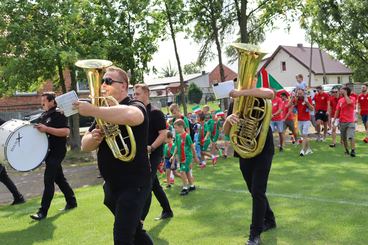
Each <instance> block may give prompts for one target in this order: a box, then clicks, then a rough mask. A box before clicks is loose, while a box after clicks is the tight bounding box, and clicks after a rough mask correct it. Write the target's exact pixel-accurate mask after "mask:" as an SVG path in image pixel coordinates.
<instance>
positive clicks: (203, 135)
mask: <svg viewBox="0 0 368 245" xmlns="http://www.w3.org/2000/svg"><path fill="white" fill-rule="evenodd" d="M202 125H203V126H204V127H203V129H204V131H203V134H202ZM208 131H209V132H211V128H210V125H208V124H207V123H204V124H200V125H199V127H198V132H199V140H200V142H201V141H202V140H203V139H204V137H206V134H207V132H208ZM210 137H211V134H210ZM209 139H210V138H208V139H207V140H209Z"/></svg>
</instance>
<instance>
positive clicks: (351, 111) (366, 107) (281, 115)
mask: <svg viewBox="0 0 368 245" xmlns="http://www.w3.org/2000/svg"><path fill="white" fill-rule="evenodd" d="M299 78H300V76H297V80H298V79H299ZM301 78H302V77H301ZM299 80H300V79H299ZM299 80H298V81H299ZM298 84H300V85H298V86H296V89H295V90H294V91H292V92H291V94H288V93H287V92H283V93H281V94H280V96H276V97H275V98H274V99H273V100H272V121H271V128H272V131H273V132H277V133H278V136H279V137H278V138H279V140H278V142H279V143H278V146H279V151H280V152H281V151H283V149H284V145H285V140H284V138H285V135H286V130H287V129H289V130H290V133H291V142H292V143H293V144H295V143H296V144H299V143H301V145H302V147H301V150H300V152H299V155H300V156H305V155H309V154H312V153H313V151H312V149H311V146H310V135H311V133H312V132H311V129H313V128H314V129H315V133H316V140H317V141H319V142H324V141H325V140H326V137H327V135H331V137H332V143H331V144H329V146H330V147H331V148H334V147H336V133H337V132H338V130H339V131H340V133H341V143H342V144H343V146H344V149H345V154H346V155H350V156H351V157H355V156H356V149H355V131H356V127H357V123H358V120H359V115H360V117H361V120H362V123H363V125H364V128H365V131H366V137H365V138H364V140H363V141H364V142H365V143H368V119H367V117H368V91H367V84H363V85H362V86H361V93H360V94H359V95H357V94H355V93H353V92H352V91H351V89H350V88H349V87H348V86H342V87H341V88H338V87H334V88H332V90H331V91H330V92H329V93H327V92H324V91H323V89H322V86H317V87H316V90H315V91H313V90H309V91H308V90H307V88H306V86H305V82H302V81H300V82H298ZM310 91H312V92H310ZM297 129H298V130H297ZM298 131H299V136H298Z"/></svg>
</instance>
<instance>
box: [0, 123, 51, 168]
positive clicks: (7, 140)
mask: <svg viewBox="0 0 368 245" xmlns="http://www.w3.org/2000/svg"><path fill="white" fill-rule="evenodd" d="M12 120H16V121H22V122H27V121H23V120H19V119H12ZM12 120H9V121H8V122H10V121H12ZM3 125H5V123H4V124H3ZM31 125H32V123H25V124H23V125H21V126H20V127H19V128H17V129H20V128H23V127H25V126H31ZM14 133H15V132H12V133H11V134H10V135H9V136H8V138H7V139H6V141H5V144H4V147H3V149H4V157H5V158H6V159H5V163H6V164H7V165H9V166H10V167H11V168H12V169H14V170H15V171H17V172H30V171H33V170H35V169H36V168H38V167H40V166H41V165H42V163H43V162H44V161H45V159H46V157H47V155H48V154H49V140H48V137H47V134H46V133H43V134H44V135H45V136H46V139H47V151H46V154H45V156H44V158H43V159H42V161H41V162H40V163H39V164H38V165H37V166H35V167H34V168H32V169H29V170H19V169H16V168H14V167H13V165H11V164H10V162H9V161H8V156H7V154H6V152H7V149H8V142H9V140H10V136H11V135H13V134H14Z"/></svg>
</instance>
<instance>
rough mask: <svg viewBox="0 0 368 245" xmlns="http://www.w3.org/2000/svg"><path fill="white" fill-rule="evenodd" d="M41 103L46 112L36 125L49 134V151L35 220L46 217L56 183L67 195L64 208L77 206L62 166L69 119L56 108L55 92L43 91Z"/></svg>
mask: <svg viewBox="0 0 368 245" xmlns="http://www.w3.org/2000/svg"><path fill="white" fill-rule="evenodd" d="M41 105H42V108H43V109H44V112H43V113H42V115H41V118H40V123H39V124H36V126H35V127H36V128H37V129H38V130H39V131H40V132H42V133H46V134H47V135H48V140H49V152H48V154H47V156H46V159H45V163H46V168H45V174H44V185H45V188H44V191H43V194H42V201H41V207H40V208H39V210H38V212H37V213H36V214H32V215H31V218H32V219H34V220H42V219H44V218H46V216H47V212H48V210H49V208H50V204H51V201H52V199H53V197H54V193H55V186H54V183H56V184H57V185H58V186H59V188H60V190H61V192H62V193H63V194H64V196H65V200H66V206H65V208H64V210H65V211H66V210H70V209H73V208H76V207H77V200H76V199H75V196H74V192H73V190H72V188H71V187H70V185H69V183H68V182H67V180H66V179H65V177H64V173H63V168H62V166H61V162H62V161H63V160H64V157H65V154H66V137H67V136H68V135H69V132H70V130H69V127H68V120H67V118H66V117H65V116H64V115H63V114H62V113H61V112H59V111H57V110H56V102H55V93H53V92H46V93H43V94H42V96H41Z"/></svg>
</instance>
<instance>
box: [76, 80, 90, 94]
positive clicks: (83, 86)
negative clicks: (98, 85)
mask: <svg viewBox="0 0 368 245" xmlns="http://www.w3.org/2000/svg"><path fill="white" fill-rule="evenodd" d="M77 90H78V92H89V86H88V82H87V79H85V80H78V81H77Z"/></svg>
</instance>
